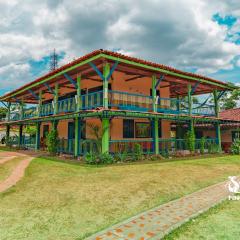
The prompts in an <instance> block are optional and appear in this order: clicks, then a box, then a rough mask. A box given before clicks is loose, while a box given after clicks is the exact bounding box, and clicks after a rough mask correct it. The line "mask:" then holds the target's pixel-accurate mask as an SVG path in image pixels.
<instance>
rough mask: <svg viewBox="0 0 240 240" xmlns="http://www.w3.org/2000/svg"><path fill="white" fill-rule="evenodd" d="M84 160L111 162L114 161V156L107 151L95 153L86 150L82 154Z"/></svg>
mask: <svg viewBox="0 0 240 240" xmlns="http://www.w3.org/2000/svg"><path fill="white" fill-rule="evenodd" d="M84 161H85V162H86V163H87V164H112V163H114V158H113V156H112V155H110V154H109V153H101V154H96V153H94V152H87V153H86V154H85V156H84Z"/></svg>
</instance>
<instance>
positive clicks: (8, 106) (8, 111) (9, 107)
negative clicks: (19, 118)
mask: <svg viewBox="0 0 240 240" xmlns="http://www.w3.org/2000/svg"><path fill="white" fill-rule="evenodd" d="M10 118H11V103H10V102H8V105H7V121H8V122H9V121H10Z"/></svg>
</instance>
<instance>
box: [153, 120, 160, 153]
mask: <svg viewBox="0 0 240 240" xmlns="http://www.w3.org/2000/svg"><path fill="white" fill-rule="evenodd" d="M158 124H159V121H158V119H157V118H155V119H154V120H153V127H154V135H153V138H154V153H155V154H159V142H158V138H159V132H158V129H159V128H158Z"/></svg>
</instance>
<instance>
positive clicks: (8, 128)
mask: <svg viewBox="0 0 240 240" xmlns="http://www.w3.org/2000/svg"><path fill="white" fill-rule="evenodd" d="M9 138H10V125H7V126H6V146H9Z"/></svg>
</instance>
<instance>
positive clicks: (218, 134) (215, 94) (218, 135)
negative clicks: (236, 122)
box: [213, 90, 222, 152]
mask: <svg viewBox="0 0 240 240" xmlns="http://www.w3.org/2000/svg"><path fill="white" fill-rule="evenodd" d="M213 98H214V107H215V115H216V117H217V118H218V117H219V100H218V92H217V90H214V91H213ZM215 129H216V143H217V145H218V151H219V152H221V151H222V141H221V127H220V122H219V121H217V122H216V124H215Z"/></svg>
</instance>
